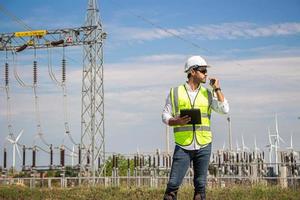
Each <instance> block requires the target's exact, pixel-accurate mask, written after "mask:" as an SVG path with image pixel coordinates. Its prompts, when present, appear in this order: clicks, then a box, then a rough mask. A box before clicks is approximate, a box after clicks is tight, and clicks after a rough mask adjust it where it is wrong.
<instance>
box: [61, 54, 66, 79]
mask: <svg viewBox="0 0 300 200" xmlns="http://www.w3.org/2000/svg"><path fill="white" fill-rule="evenodd" d="M62 82H63V83H64V82H66V60H65V59H62Z"/></svg>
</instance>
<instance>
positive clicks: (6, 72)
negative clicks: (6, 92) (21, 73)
mask: <svg viewBox="0 0 300 200" xmlns="http://www.w3.org/2000/svg"><path fill="white" fill-rule="evenodd" d="M8 77H9V76H8V63H5V86H8V80H9V79H8Z"/></svg>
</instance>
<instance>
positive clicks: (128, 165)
mask: <svg viewBox="0 0 300 200" xmlns="http://www.w3.org/2000/svg"><path fill="white" fill-rule="evenodd" d="M127 169H130V159H129V158H127Z"/></svg>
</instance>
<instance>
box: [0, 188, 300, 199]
mask: <svg viewBox="0 0 300 200" xmlns="http://www.w3.org/2000/svg"><path fill="white" fill-rule="evenodd" d="M163 193H164V188H159V189H154V188H137V187H133V188H125V187H123V188H117V187H107V188H104V187H75V188H65V189H61V188H53V189H38V188H36V189H29V188H27V187H22V186H0V200H42V199H45V200H50V199H51V200H52V199H55V200H115V199H118V200H119V199H122V200H123V199H125V200H126V199H128V200H138V199H144V200H147V199H148V200H156V199H162V197H163ZM192 197H193V188H192V187H187V186H186V187H182V188H181V189H180V191H179V194H178V199H179V200H181V199H182V200H188V199H192ZM207 199H208V200H219V199H220V200H258V199H261V200H299V199H300V190H297V191H294V190H291V189H288V188H287V189H282V188H279V187H270V186H269V187H267V186H261V185H257V186H254V187H250V186H245V187H241V186H233V187H227V188H216V189H209V190H208V191H207Z"/></svg>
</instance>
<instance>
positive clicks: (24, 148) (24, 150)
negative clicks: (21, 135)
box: [23, 145, 26, 169]
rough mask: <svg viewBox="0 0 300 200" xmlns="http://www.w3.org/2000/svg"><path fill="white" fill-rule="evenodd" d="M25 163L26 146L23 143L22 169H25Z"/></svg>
mask: <svg viewBox="0 0 300 200" xmlns="http://www.w3.org/2000/svg"><path fill="white" fill-rule="evenodd" d="M25 165H26V147H25V145H23V169H25Z"/></svg>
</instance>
